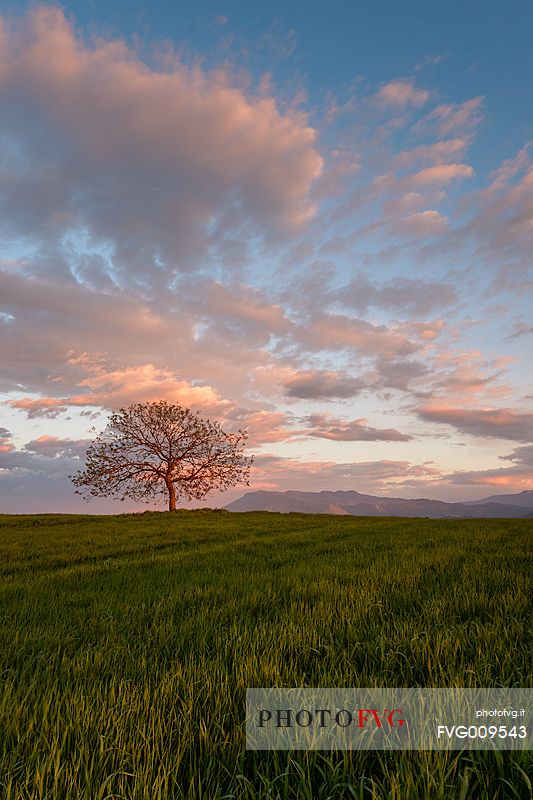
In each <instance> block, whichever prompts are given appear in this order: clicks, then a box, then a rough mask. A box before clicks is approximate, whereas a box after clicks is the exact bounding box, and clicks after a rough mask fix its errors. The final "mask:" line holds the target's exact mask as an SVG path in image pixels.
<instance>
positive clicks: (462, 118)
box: [414, 96, 484, 136]
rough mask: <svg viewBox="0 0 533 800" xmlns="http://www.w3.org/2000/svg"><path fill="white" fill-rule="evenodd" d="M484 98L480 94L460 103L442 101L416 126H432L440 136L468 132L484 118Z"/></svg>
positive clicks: (420, 127)
mask: <svg viewBox="0 0 533 800" xmlns="http://www.w3.org/2000/svg"><path fill="white" fill-rule="evenodd" d="M483 100H484V98H483V97H482V96H479V97H473V98H472V99H471V100H466V101H465V102H464V103H460V104H458V105H453V104H452V103H442V104H441V105H439V106H437V107H436V108H434V109H433V110H432V111H430V112H429V114H427V115H426V116H425V117H424V118H423V119H421V120H420V121H419V122H417V123H416V125H415V126H414V128H415V130H423V129H424V128H427V127H431V128H434V129H435V130H436V131H437V133H438V134H439V136H448V135H449V134H455V133H463V134H468V133H469V132H470V131H471V130H472V129H473V128H475V127H476V126H477V125H479V123H480V122H481V120H482V119H483V114H482V111H481V107H482V105H483Z"/></svg>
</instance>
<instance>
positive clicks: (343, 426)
mask: <svg viewBox="0 0 533 800" xmlns="http://www.w3.org/2000/svg"><path fill="white" fill-rule="evenodd" d="M305 421H306V423H307V424H308V425H309V431H308V432H307V435H308V436H314V437H316V438H318V439H331V440H332V441H335V442H408V441H410V440H411V439H412V438H413V437H412V436H409V435H408V434H405V433H400V431H397V430H394V429H393V428H372V427H371V426H369V425H368V422H367V420H366V419H355V420H352V421H347V420H340V419H334V418H333V417H331V416H329V415H328V414H310V415H309V416H307V417H305Z"/></svg>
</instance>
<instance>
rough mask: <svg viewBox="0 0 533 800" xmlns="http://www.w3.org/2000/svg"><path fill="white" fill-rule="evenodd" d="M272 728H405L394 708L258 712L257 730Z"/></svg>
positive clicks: (265, 710) (400, 712) (399, 713)
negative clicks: (336, 726) (272, 726)
mask: <svg viewBox="0 0 533 800" xmlns="http://www.w3.org/2000/svg"><path fill="white" fill-rule="evenodd" d="M269 724H272V725H274V726H275V727H276V728H291V727H292V726H293V725H298V726H299V727H300V728H309V727H311V726H317V727H319V728H326V727H328V726H331V725H338V726H339V727H340V728H349V727H350V726H354V727H356V728H383V727H385V728H386V727H387V726H388V727H389V728H401V727H402V725H404V724H405V720H404V719H403V718H402V710H401V709H400V708H394V709H392V710H391V711H389V710H388V709H387V708H384V709H378V708H355V709H348V708H340V709H331V708H315V709H313V710H310V709H307V708H300V709H294V708H277V709H276V710H275V711H274V712H272V711H270V710H269V709H268V708H262V709H260V711H259V717H258V727H259V728H263V727H265V725H269Z"/></svg>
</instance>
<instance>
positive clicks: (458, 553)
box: [0, 511, 533, 800]
mask: <svg viewBox="0 0 533 800" xmlns="http://www.w3.org/2000/svg"><path fill="white" fill-rule="evenodd" d="M532 529H533V523H532V522H531V521H527V520H420V519H419V520H412V519H391V518H385V519H383V518H381V519H376V518H353V517H329V516H306V515H299V514H290V515H278V514H267V513H251V514H228V513H224V512H207V511H204V512H194V513H191V512H177V513H175V514H173V515H170V514H163V513H161V514H157V513H147V514H135V515H124V516H115V517H109V516H108V517H105V516H67V515H64V516H63V515H62V516H3V517H0V565H1V591H0V615H1V619H2V623H1V626H0V637H1V639H0V796H1V797H2V798H5V800H37V799H38V798H39V800H44V799H45V798H46V800H104V798H108V800H111V798H113V799H118V798H127V799H128V800H130V799H131V800H141V798H142V799H143V800H144V799H146V800H163V798H176V799H177V798H180V799H181V798H189V799H190V800H192V798H203V799H204V800H215V799H216V798H247V799H248V800H255V798H272V799H273V800H275V798H294V799H296V798H299V799H301V800H304V799H305V800H319V799H320V800H326V798H338V799H339V800H340V799H341V798H361V800H363V799H364V800H366V799H367V798H368V800H370V798H394V800H411V799H413V800H414V799H415V798H416V800H426V799H428V798H431V800H439V799H440V798H441V799H442V800H444V799H445V798H446V799H447V798H450V799H451V798H454V800H459V799H461V800H466V799H467V798H480V800H489V798H528V800H529V798H530V797H531V794H532V791H531V782H530V778H529V777H528V775H531V772H532V767H533V758H532V752H531V751H529V752H522V753H511V752H496V753H482V752H477V753H476V752H470V753H467V752H463V753H461V752H448V753H446V752H423V751H422V752H411V753H409V752H405V753H402V752H380V751H368V752H353V753H328V752H322V753H321V752H310V753H285V752H267V753H254V752H249V751H246V750H245V735H244V704H245V691H246V687H251V686H339V687H342V686H354V687H365V686H382V687H397V686H398V687H399V686H424V687H443V688H444V687H449V686H465V687H475V686H480V687H492V686H522V687H531V685H532V671H531V665H532V659H531V653H532V652H533V646H532V645H533V642H532V630H533V625H532V619H531V616H532V615H531V605H530V600H529V597H528V593H529V591H530V588H531V584H530V580H531V575H532V574H533V568H532V557H531V556H532V552H531V534H532Z"/></svg>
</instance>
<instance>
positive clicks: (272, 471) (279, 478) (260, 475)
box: [250, 454, 440, 494]
mask: <svg viewBox="0 0 533 800" xmlns="http://www.w3.org/2000/svg"><path fill="white" fill-rule="evenodd" d="M439 475H440V472H439V470H438V469H437V468H436V467H435V465H434V464H432V463H431V462H425V463H423V464H412V463H410V462H409V461H393V460H386V459H384V460H381V461H359V462H348V463H336V462H333V461H307V462H305V461H300V460H299V459H294V458H284V457H282V456H276V455H271V454H264V455H258V456H256V458H255V460H254V467H253V470H252V474H251V478H250V484H251V485H250V491H253V490H258V489H271V490H273V491H285V490H287V489H293V490H300V491H307V492H313V491H315V492H316V491H321V490H332V489H335V490H339V491H341V490H356V491H360V492H371V493H379V492H385V493H387V494H389V493H390V490H391V488H394V487H397V486H398V483H399V482H400V481H402V480H405V479H406V478H409V479H412V480H422V479H424V480H426V481H428V480H429V481H431V480H433V479H434V480H435V481H437V480H438V477H439Z"/></svg>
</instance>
